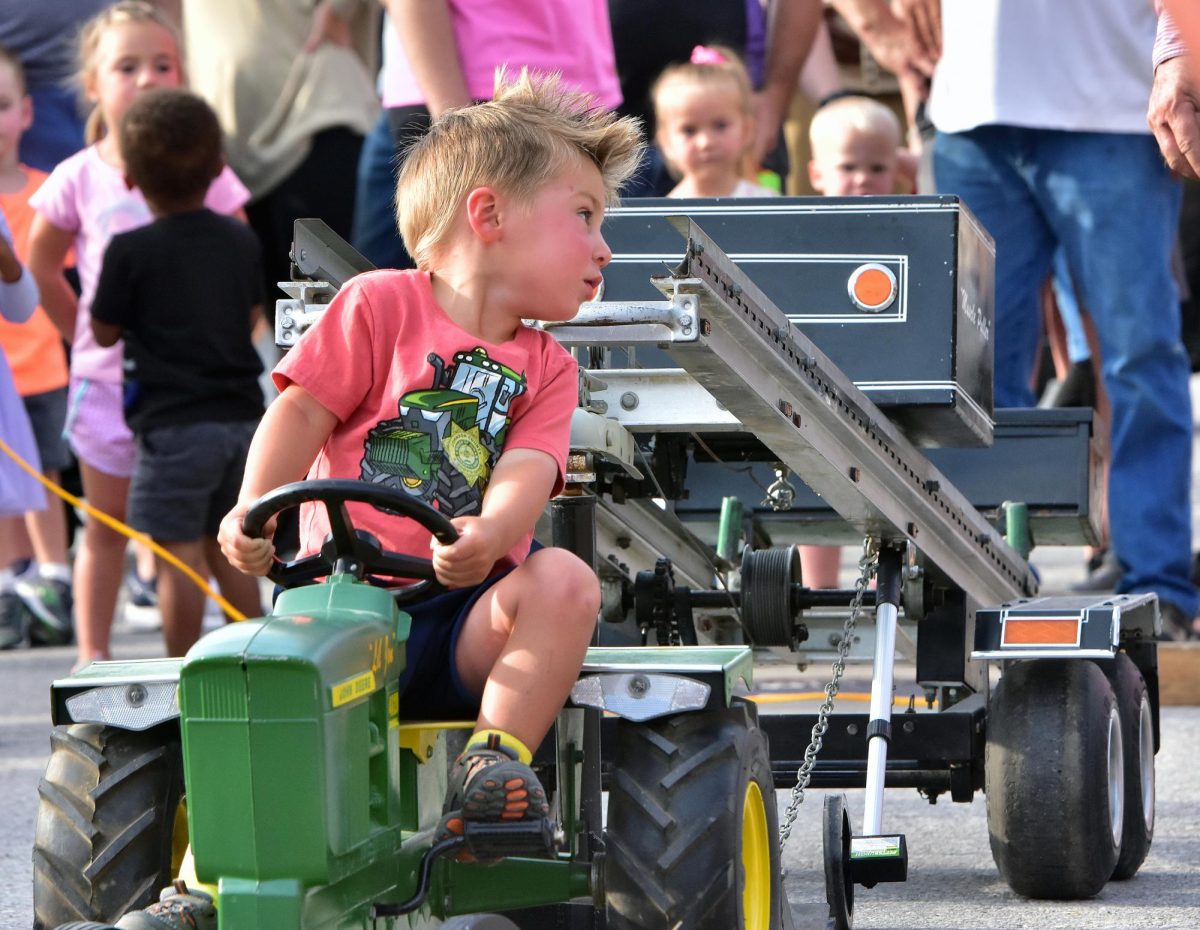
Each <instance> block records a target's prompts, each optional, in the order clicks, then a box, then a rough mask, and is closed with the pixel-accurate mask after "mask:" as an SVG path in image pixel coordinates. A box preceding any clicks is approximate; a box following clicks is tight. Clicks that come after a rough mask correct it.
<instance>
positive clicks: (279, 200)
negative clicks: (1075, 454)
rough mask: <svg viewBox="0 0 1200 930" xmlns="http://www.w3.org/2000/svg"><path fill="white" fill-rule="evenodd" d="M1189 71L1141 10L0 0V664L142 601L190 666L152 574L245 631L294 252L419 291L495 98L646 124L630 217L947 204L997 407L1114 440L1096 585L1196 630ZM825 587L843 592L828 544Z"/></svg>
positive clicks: (82, 639) (173, 603)
mask: <svg viewBox="0 0 1200 930" xmlns="http://www.w3.org/2000/svg"><path fill="white" fill-rule="evenodd" d="M1156 34H1157V36H1158V43H1157V45H1156ZM1097 61H1103V62H1105V66H1104V67H1103V68H1101V69H1097V68H1096V67H1095V62H1097ZM1187 62H1188V57H1187V48H1186V46H1184V45H1183V44H1182V43H1181V42H1180V41H1179V40H1178V37H1177V35H1176V33H1175V32H1174V31H1173V24H1172V23H1171V21H1170V20H1169V18H1168V17H1165V16H1160V12H1159V11H1158V10H1156V9H1155V6H1154V4H1153V2H1152V0H1063V2H1060V3H1054V4H1048V3H1044V2H1035V0H824V2H822V0H688V2H687V3H684V2H682V0H656V2H654V3H645V2H643V0H510V2H496V0H488V2H486V3H485V2H481V0H319V2H316V3H315V4H314V3H312V2H300V0H256V2H254V3H246V2H245V0H120V2H117V3H115V4H113V3H110V2H104V0H42V2H39V3H37V4H32V3H28V2H26V0H0V211H2V212H0V219H2V220H4V222H3V225H2V226H0V314H2V316H3V319H2V320H0V347H2V348H3V355H0V424H2V425H3V428H4V429H3V440H4V443H5V448H4V449H3V450H2V454H0V649H4V648H16V647H20V646H23V645H27V644H30V645H43V644H50V645H60V644H65V643H68V642H72V641H73V642H75V643H76V646H77V661H78V663H79V664H80V665H83V664H86V663H88V662H90V661H93V660H95V659H102V658H106V657H108V656H109V654H110V641H111V629H112V625H113V621H114V617H116V616H117V613H118V609H119V607H120V606H121V604H122V603H126V604H129V603H135V604H136V603H138V602H141V603H151V604H152V603H154V602H155V601H157V607H158V615H159V616H161V620H162V625H163V633H164V640H165V646H166V650H167V652H168V653H169V654H172V655H181V654H183V653H184V652H186V650H187V649H188V648H189V647H190V645H191V644H192V643H193V642H194V641H195V640H196V638H197V637H198V636H199V634H200V629H201V621H202V614H203V610H204V605H203V595H202V594H201V593H200V591H199V589H198V588H196V587H195V586H194V585H193V584H192V583H191V581H188V580H186V579H183V578H182V576H181V575H178V574H177V569H176V568H174V567H173V566H172V565H171V564H170V561H171V560H170V559H167V558H166V557H164V555H163V552H164V551H165V552H166V553H167V554H169V555H170V556H173V557H174V558H175V559H178V560H179V561H182V562H183V563H184V564H186V565H187V566H189V567H190V568H192V569H193V570H194V571H195V572H196V573H198V574H199V575H201V576H203V577H205V578H214V579H216V582H217V585H218V587H219V589H220V591H221V592H222V594H223V595H225V597H226V598H227V599H228V600H230V601H231V602H234V603H235V604H236V605H237V606H238V609H239V610H241V611H242V612H244V613H253V612H257V610H258V609H259V608H260V604H259V595H258V589H257V587H255V585H254V584H253V583H247V582H248V581H249V582H252V579H246V578H245V577H244V576H239V574H238V573H237V572H236V571H234V570H233V569H232V568H231V566H230V565H229V563H228V562H227V561H226V559H225V557H224V556H223V555H222V554H221V551H220V549H219V548H218V546H217V544H216V536H217V530H218V526H219V523H220V520H221V518H222V517H223V516H224V515H225V514H226V513H227V512H228V511H229V510H230V508H231V507H233V505H234V503H235V501H236V498H237V491H238V487H239V484H240V482H241V477H242V471H243V469H244V467H245V461H246V456H247V449H248V447H249V444H250V436H251V433H252V432H253V429H254V425H255V424H256V423H257V421H258V420H259V418H260V417H261V415H262V412H263V406H264V402H265V400H266V398H264V395H263V390H264V389H263V388H260V387H259V384H260V380H259V376H260V374H261V371H262V363H263V362H265V363H266V364H268V365H269V364H271V363H273V362H274V361H275V357H274V354H273V351H274V350H273V348H272V347H271V346H270V340H269V338H267V337H265V333H266V332H267V331H268V330H269V322H270V320H271V319H272V316H273V306H274V300H275V296H276V294H277V290H278V288H277V282H279V281H281V280H286V279H287V278H288V277H289V276H290V273H289V271H290V269H289V247H290V243H291V237H292V224H293V221H294V220H295V219H297V218H300V217H318V218H321V219H323V220H324V221H325V222H326V223H328V225H329V226H330V227H331V228H332V229H333V230H334V231H335V232H337V233H338V234H339V235H341V236H343V237H344V238H346V239H347V240H349V241H351V242H352V243H353V244H354V245H355V247H356V248H357V249H358V250H359V251H360V252H361V253H362V254H363V255H364V256H365V257H366V258H367V259H368V260H370V261H371V262H372V263H374V264H375V265H377V266H379V267H384V268H411V267H413V266H414V258H413V256H412V255H411V254H410V251H411V249H410V248H406V243H405V242H404V241H403V240H402V238H401V236H400V234H399V232H398V229H399V228H400V227H401V225H402V224H403V219H404V218H403V216H400V217H399V220H400V224H399V225H398V216H397V206H396V199H395V190H396V184H397V178H398V174H399V171H400V169H401V166H402V165H403V162H404V158H405V155H406V153H407V152H408V151H409V150H410V148H411V146H412V145H413V144H414V143H415V142H416V141H418V140H420V139H422V138H424V137H425V135H426V134H427V133H428V132H429V129H430V126H431V123H433V122H435V121H437V120H438V119H439V118H441V117H443V115H444V114H446V113H447V112H450V111H453V110H454V109H456V108H461V107H467V106H471V105H472V104H477V103H479V102H482V101H486V100H489V99H490V98H491V97H492V93H493V89H494V87H495V81H496V74H497V69H498V68H506V69H507V70H508V72H509V73H510V74H513V73H516V72H519V71H520V70H521V69H522V68H528V69H530V70H531V71H535V72H541V73H550V72H555V73H558V74H560V75H561V79H562V81H563V84H564V85H565V86H567V87H569V88H572V89H575V90H578V91H581V92H583V93H586V94H588V95H589V96H590V98H591V100H592V101H593V104H594V106H596V107H599V108H602V109H605V110H611V111H615V112H616V113H617V114H619V115H621V116H630V117H634V118H636V119H637V120H639V121H640V123H641V125H642V128H643V131H644V134H645V137H646V139H647V141H648V142H650V143H652V144H650V145H649V146H648V147H647V149H646V154H645V156H644V157H643V158H642V162H641V164H640V166H639V168H638V170H637V172H635V174H634V175H633V177H632V178H631V179H630V180H629V181H627V182H626V183H625V185H624V187H623V189H622V191H621V195H622V197H623V198H625V199H629V198H632V197H642V196H665V197H677V198H678V197H684V198H690V197H774V196H779V195H781V194H783V195H787V194H814V193H815V194H824V195H834V196H859V195H888V194H897V193H906V194H911V193H918V194H926V193H945V194H955V195H958V196H960V197H962V198H963V200H964V201H965V203H966V204H967V206H968V207H969V208H970V209H971V210H972V211H973V212H974V213H975V215H976V216H978V217H979V218H980V220H981V221H982V223H983V225H984V226H985V227H986V228H987V229H988V231H989V232H990V233H991V235H992V236H993V237H994V239H995V242H996V302H995V324H994V332H995V334H996V340H995V345H996V355H995V379H996V381H995V386H996V387H995V397H996V403H997V405H998V406H1033V405H1036V404H1037V403H1038V402H1039V400H1042V401H1043V402H1050V403H1053V402H1058V403H1063V402H1067V403H1070V402H1072V400H1071V398H1075V401H1074V402H1078V398H1080V397H1083V398H1085V399H1086V401H1088V402H1091V403H1094V405H1095V406H1096V408H1097V410H1098V411H1099V413H1100V416H1099V417H1098V423H1099V424H1100V427H1099V429H1100V433H1101V438H1102V440H1103V443H1104V447H1105V450H1106V480H1107V487H1108V494H1107V501H1108V506H1107V513H1106V521H1105V539H1104V542H1103V545H1102V546H1100V547H1099V548H1098V549H1097V551H1096V552H1095V553H1094V556H1093V558H1092V560H1091V562H1090V566H1091V569H1093V571H1092V573H1091V574H1090V575H1089V576H1087V577H1081V582H1080V588H1081V590H1117V591H1122V592H1123V591H1130V592H1140V591H1153V592H1156V593H1157V594H1158V596H1159V600H1160V605H1161V610H1162V616H1163V624H1164V633H1165V634H1166V635H1167V636H1169V637H1171V638H1176V639H1186V638H1190V637H1200V626H1198V625H1197V622H1196V620H1195V619H1194V618H1195V617H1196V615H1197V613H1198V612H1200V602H1198V600H1197V590H1196V583H1195V582H1196V577H1195V574H1196V573H1195V567H1194V565H1193V561H1194V560H1193V556H1192V541H1191V527H1190V523H1191V508H1190V493H1191V469H1192V466H1191V442H1192V431H1193V417H1192V410H1191V404H1190V399H1189V392H1188V379H1189V376H1190V374H1191V373H1192V371H1194V370H1197V369H1198V368H1200V350H1197V348H1196V346H1197V345H1200V340H1195V339H1193V340H1192V341H1191V342H1189V341H1188V340H1185V338H1184V337H1185V336H1187V334H1188V333H1189V332H1192V331H1194V329H1195V326H1196V323H1195V321H1196V319H1197V318H1198V317H1200V314H1197V313H1194V312H1192V311H1191V306H1192V300H1193V299H1197V300H1200V297H1196V295H1194V294H1192V293H1190V291H1191V290H1192V289H1194V288H1195V287H1196V286H1198V285H1200V267H1193V266H1200V260H1198V261H1195V262H1189V261H1188V259H1189V257H1191V256H1192V255H1193V253H1200V248H1198V247H1196V246H1197V245H1200V241H1198V240H1197V232H1196V229H1195V228H1194V227H1195V225H1196V224H1195V223H1194V222H1190V221H1189V220H1187V219H1185V221H1184V222H1183V224H1182V225H1181V223H1180V219H1179V217H1180V214H1181V205H1182V212H1183V215H1184V217H1185V218H1187V217H1193V218H1194V217H1195V216H1196V212H1195V211H1196V209H1200V207H1192V209H1190V210H1189V204H1191V203H1192V202H1193V201H1194V199H1195V188H1193V187H1191V186H1190V185H1191V184H1193V183H1195V182H1194V180H1193V181H1189V182H1188V185H1189V186H1188V187H1186V188H1185V187H1184V185H1183V184H1182V183H1181V181H1180V178H1179V177H1178V175H1179V174H1182V175H1184V176H1186V177H1189V178H1192V179H1194V178H1195V175H1196V171H1197V166H1198V165H1200V155H1198V154H1197V153H1198V152H1200V144H1198V143H1197V140H1198V139H1200V130H1198V129H1197V127H1196V125H1195V119H1194V114H1195V111H1196V107H1195V100H1196V97H1195V94H1194V93H1193V91H1192V87H1193V84H1192V78H1191V73H1190V70H1189V69H1188V67H1187ZM1152 83H1153V94H1152ZM187 88H190V89H191V90H190V92H189V91H188V90H186V89H187ZM1189 101H1190V104H1189V103H1188V102H1189ZM1189 105H1190V107H1191V108H1190V110H1189V108H1188V107H1189ZM1148 112H1149V116H1150V122H1149V123H1148V122H1147V114H1148ZM203 139H208V140H209V141H210V142H211V143H212V145H213V146H215V148H212V149H211V150H205V151H207V152H208V154H207V155H206V156H205V158H206V160H204V161H202V162H199V161H195V163H192V162H193V161H194V160H195V158H199V157H200V156H199V155H198V154H197V151H196V149H197V146H198V143H197V141H196V140H203ZM180 140H186V143H187V144H186V145H182V146H181V144H180ZM185 149H187V150H188V151H184V150H185ZM147 153H149V155H148V154H147ZM189 159H192V161H189ZM159 163H161V164H162V165H163V166H165V167H163V168H162V170H157V169H154V166H155V165H157V164H159ZM168 169H170V170H168ZM174 169H178V170H177V172H176V173H175V174H174V175H173V174H172V171H173V170H174ZM408 245H411V243H410V244H408ZM1179 255H1182V256H1183V259H1184V261H1183V262H1182V263H1181V262H1179V261H1178V260H1177V259H1176V258H1175V257H1176V256H1179ZM1181 268H1182V271H1181V270H1180V269H1181ZM1193 276H1194V277H1195V280H1193ZM34 284H36V291H37V295H40V296H37V295H35V296H37V299H36V303H37V304H39V305H40V306H38V307H37V308H36V309H35V310H32V311H31V312H29V313H26V312H25V310H26V309H28V308H26V307H25V306H24V302H26V301H28V299H29V293H30V288H31V287H32V285H34ZM18 289H20V290H18ZM1056 308H1059V309H1061V314H1060V313H1058V312H1057V310H1056ZM1189 327H1191V328H1189ZM1056 337H1057V339H1056ZM1048 345H1055V346H1057V348H1058V351H1057V352H1056V353H1055V354H1054V358H1055V359H1056V360H1057V363H1058V364H1057V370H1054V367H1053V366H1051V369H1050V373H1049V375H1048V374H1047V367H1046V366H1045V365H1044V364H1043V361H1044V359H1045V358H1046V354H1047V348H1046V347H1047V346H1048ZM256 347H257V348H256ZM1048 378H1049V385H1050V389H1049V390H1048V391H1047V390H1046V388H1047V379H1048ZM1067 385H1070V386H1071V390H1066V386H1067ZM1055 386H1057V394H1055ZM265 390H266V391H267V392H268V393H269V392H270V390H271V389H270V388H269V387H267V388H266V389H265ZM1080 391H1082V393H1079V392H1080ZM1054 397H1057V401H1055V400H1054ZM1047 398H1049V400H1047ZM200 453H203V454H200ZM18 459H20V460H21V461H23V462H25V463H28V465H29V466H30V469H31V470H32V472H34V473H36V475H39V476H41V477H43V478H44V479H45V480H46V481H48V482H50V483H51V484H53V485H55V486H58V485H64V484H65V485H67V486H69V487H71V488H73V489H74V490H75V491H77V492H78V493H79V494H80V495H81V496H82V497H83V498H84V499H85V500H86V502H87V503H88V505H90V507H91V508H94V509H95V511H99V512H101V513H103V514H105V515H107V516H108V517H111V518H113V519H114V520H117V521H122V522H128V523H129V525H130V526H132V528H133V529H134V530H136V531H138V532H139V533H143V534H145V537H146V538H147V540H148V542H147V543H146V544H145V545H142V546H139V547H134V546H131V545H130V544H129V539H128V537H127V536H126V535H124V534H122V533H121V532H119V531H118V530H117V529H115V528H114V527H113V526H112V525H111V524H109V523H107V522H106V521H104V520H102V519H100V518H98V517H97V516H95V514H94V512H93V511H91V510H88V511H86V512H83V513H77V512H76V511H75V509H74V508H71V507H67V506H65V505H64V504H63V503H62V502H61V501H60V500H59V499H58V498H57V497H56V496H54V495H52V494H49V493H46V492H44V491H43V487H42V485H41V484H40V483H39V482H38V481H37V480H36V479H35V477H34V475H33V474H30V472H29V471H27V470H25V469H23V468H22V467H20V466H19V465H18V464H17V461H18ZM76 523H80V524H81V525H80V526H79V527H78V528H77V529H75V528H74V525H75V524H76ZM150 542H152V543H153V544H154V545H153V546H151V545H150ZM155 548H157V549H158V551H159V556H158V557H157V558H155V556H154V555H153V552H152V550H153V549H155ZM804 560H805V579H806V582H807V583H808V584H810V586H816V587H833V586H836V584H837V581H838V571H839V564H840V562H839V554H838V552H837V550H829V549H824V550H822V549H819V548H816V547H812V548H807V547H806V551H805V553H804ZM1081 572H1082V567H1081ZM155 578H157V583H156V584H155V583H154V581H153V579H155ZM123 586H124V588H125V594H124V597H123V598H122V588H123Z"/></svg>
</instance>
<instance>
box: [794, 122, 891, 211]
mask: <svg viewBox="0 0 1200 930" xmlns="http://www.w3.org/2000/svg"><path fill="white" fill-rule="evenodd" d="M808 176H809V180H810V181H811V182H812V186H813V190H815V191H818V192H819V193H822V194H825V195H826V196H828V197H856V196H859V195H862V194H877V195H878V194H890V193H892V191H893V190H894V188H895V185H896V146H895V145H894V144H893V143H892V141H891V139H889V138H888V137H887V136H885V135H883V134H881V133H873V132H861V131H858V130H852V131H851V132H848V133H847V134H846V135H845V136H844V137H843V138H842V139H840V140H832V141H827V142H825V143H824V144H822V145H819V146H816V147H815V148H814V149H813V159H812V161H810V162H809V163H808Z"/></svg>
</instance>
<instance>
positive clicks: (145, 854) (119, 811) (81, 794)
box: [33, 724, 187, 930]
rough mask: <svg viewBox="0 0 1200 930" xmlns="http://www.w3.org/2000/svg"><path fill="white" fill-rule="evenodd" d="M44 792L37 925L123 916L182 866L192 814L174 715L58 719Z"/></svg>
mask: <svg viewBox="0 0 1200 930" xmlns="http://www.w3.org/2000/svg"><path fill="white" fill-rule="evenodd" d="M38 795H39V801H38V814H37V824H36V827H35V829H34V845H33V909H34V924H33V925H34V930H49V928H53V927H58V926H59V925H61V924H66V923H70V922H97V923H99V924H101V925H103V924H105V923H106V922H111V921H115V920H116V919H117V918H119V917H120V916H121V915H122V914H125V913H126V912H127V911H132V910H137V909H139V908H143V907H146V906H147V905H149V904H151V903H153V902H154V901H157V900H158V893H159V891H160V890H161V889H162V888H163V887H165V886H166V885H169V884H170V883H171V881H172V879H174V877H175V876H176V875H177V874H178V869H179V865H180V862H181V860H182V857H183V853H184V850H185V849H186V848H187V817H186V811H185V808H184V805H183V759H182V755H181V753H180V747H179V731H178V728H177V727H176V726H174V725H173V724H164V725H162V726H159V727H155V728H154V729H152V730H147V731H145V732H142V733H138V732H133V731H129V730H120V729H116V728H113V727H105V726H100V725H97V724H72V725H70V726H63V727H55V729H54V730H53V732H52V733H51V737H50V759H49V760H48V761H47V763H46V770H45V773H44V774H43V776H42V780H41V782H40V783H39V785H38Z"/></svg>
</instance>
